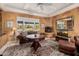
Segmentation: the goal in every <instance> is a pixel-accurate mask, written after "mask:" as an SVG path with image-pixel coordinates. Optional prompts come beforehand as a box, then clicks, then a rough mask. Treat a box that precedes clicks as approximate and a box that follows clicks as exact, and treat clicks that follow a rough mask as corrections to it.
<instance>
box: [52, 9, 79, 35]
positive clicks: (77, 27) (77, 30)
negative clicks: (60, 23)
mask: <svg viewBox="0 0 79 59" xmlns="http://www.w3.org/2000/svg"><path fill="white" fill-rule="evenodd" d="M69 16H73V18H74V28H73V31H68V35H69V36H74V35H78V34H79V8H75V9H73V10H70V11H67V12H65V13H62V14H59V15H57V16H53V17H52V19H53V21H52V22H53V26H54V33H57V30H56V20H57V19H61V18H66V17H69Z"/></svg>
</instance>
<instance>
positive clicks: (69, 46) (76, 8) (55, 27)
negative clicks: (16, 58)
mask: <svg viewBox="0 0 79 59" xmlns="http://www.w3.org/2000/svg"><path fill="white" fill-rule="evenodd" d="M34 5H35V6H34ZM33 6H34V7H33ZM23 7H24V9H21V8H23ZM35 8H36V9H37V10H36V9H35ZM45 8H48V9H45ZM0 9H1V10H0V19H1V20H0V21H1V22H0V28H1V34H0V55H2V56H70V55H79V54H78V53H79V50H78V49H79V45H78V44H79V43H78V42H79V41H78V36H79V31H78V26H79V20H78V19H79V4H78V3H32V4H31V3H25V4H24V3H20V4H18V3H11V4H7V3H6V4H4V3H1V4H0ZM29 9H31V10H29ZM50 9H51V10H50ZM52 10H53V11H52ZM35 11H36V12H35ZM49 11H50V12H49ZM51 13H52V14H51ZM76 40H77V41H76ZM35 42H37V43H38V44H39V45H41V47H40V46H39V47H38V48H37V49H36V50H35V51H33V50H31V49H32V48H35V46H37V44H36V45H32V44H33V43H34V44H35ZM75 44H76V45H75ZM31 46H33V47H32V48H31ZM7 47H8V48H7ZM26 47H27V48H26ZM51 47H52V48H51ZM17 48H18V49H17ZM25 49H27V50H25ZM18 50H19V51H18ZM77 50H78V51H77ZM53 51H54V52H53ZM24 52H26V53H24Z"/></svg>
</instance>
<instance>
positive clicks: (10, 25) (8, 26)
mask: <svg viewBox="0 0 79 59" xmlns="http://www.w3.org/2000/svg"><path fill="white" fill-rule="evenodd" d="M7 28H13V21H12V20H9V21H7Z"/></svg>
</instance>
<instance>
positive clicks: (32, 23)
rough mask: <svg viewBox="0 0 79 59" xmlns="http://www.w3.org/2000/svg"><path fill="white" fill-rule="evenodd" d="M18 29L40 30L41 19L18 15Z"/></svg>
mask: <svg viewBox="0 0 79 59" xmlns="http://www.w3.org/2000/svg"><path fill="white" fill-rule="evenodd" d="M17 29H18V30H19V31H39V30H40V21H39V19H33V18H25V17H17Z"/></svg>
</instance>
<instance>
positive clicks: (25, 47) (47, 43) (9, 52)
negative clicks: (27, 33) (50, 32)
mask: <svg viewBox="0 0 79 59" xmlns="http://www.w3.org/2000/svg"><path fill="white" fill-rule="evenodd" d="M31 44H32V43H26V44H22V45H16V46H12V47H8V48H7V49H6V50H5V51H4V53H3V56H66V54H64V53H61V52H59V51H58V43H57V42H55V41H52V40H44V41H40V44H41V47H39V48H38V50H37V51H36V53H35V54H34V53H33V50H32V48H31V47H30V46H31Z"/></svg>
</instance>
